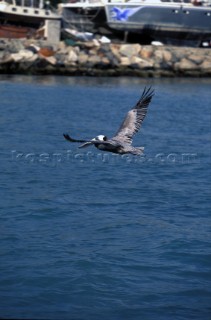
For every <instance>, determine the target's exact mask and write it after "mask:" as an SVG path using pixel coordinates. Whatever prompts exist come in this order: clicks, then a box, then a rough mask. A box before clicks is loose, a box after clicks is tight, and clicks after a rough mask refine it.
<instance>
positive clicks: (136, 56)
mask: <svg viewBox="0 0 211 320" xmlns="http://www.w3.org/2000/svg"><path fill="white" fill-rule="evenodd" d="M0 74H27V75H45V74H54V75H73V76H76V75H80V76H81V75H83V76H140V77H210V76H211V49H209V48H190V47H174V46H160V45H159V46H155V45H148V46H145V45H140V44H120V43H101V42H100V41H99V40H96V39H95V40H93V41H87V42H80V41H73V40H66V41H61V42H60V43H59V44H57V45H49V44H48V43H47V42H45V41H35V40H5V39H2V40H0Z"/></svg>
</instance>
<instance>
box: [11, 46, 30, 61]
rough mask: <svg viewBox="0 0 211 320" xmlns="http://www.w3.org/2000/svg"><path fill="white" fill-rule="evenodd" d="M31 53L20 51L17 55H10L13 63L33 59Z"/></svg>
mask: <svg viewBox="0 0 211 320" xmlns="http://www.w3.org/2000/svg"><path fill="white" fill-rule="evenodd" d="M33 55H34V54H33V52H32V51H30V50H26V49H24V50H20V51H19V52H18V53H12V54H11V57H12V59H13V60H14V61H15V62H18V61H26V60H28V59H30V58H32V57H33Z"/></svg>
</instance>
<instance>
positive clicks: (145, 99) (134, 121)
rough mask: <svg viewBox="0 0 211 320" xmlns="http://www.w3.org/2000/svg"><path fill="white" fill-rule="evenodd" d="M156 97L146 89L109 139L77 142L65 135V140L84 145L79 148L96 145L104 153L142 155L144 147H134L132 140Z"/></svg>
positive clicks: (102, 138) (105, 137)
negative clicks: (153, 98)
mask: <svg viewBox="0 0 211 320" xmlns="http://www.w3.org/2000/svg"><path fill="white" fill-rule="evenodd" d="M153 95H154V90H153V89H151V87H149V88H146V87H145V89H144V91H143V93H142V95H141V98H140V99H139V100H138V102H137V103H136V105H135V107H134V108H132V109H131V110H130V111H129V112H128V113H127V115H126V117H125V119H124V120H123V122H122V124H121V126H120V128H119V130H118V131H117V133H116V134H115V136H114V137H113V138H111V139H108V138H107V136H105V135H102V134H101V135H99V136H97V137H95V138H93V139H91V140H76V139H73V138H71V137H70V136H69V135H68V134H63V136H64V138H65V139H66V140H68V141H69V142H78V143H82V145H81V146H79V148H85V147H88V146H91V145H94V146H95V147H96V148H97V149H99V150H102V151H108V152H113V153H117V154H127V153H130V154H134V155H141V154H142V153H143V150H144V148H143V147H133V146H132V139H133V136H134V135H135V133H137V132H138V131H139V129H140V127H141V125H142V122H143V120H144V118H145V116H146V113H147V109H148V106H149V103H150V101H151V99H152V97H153Z"/></svg>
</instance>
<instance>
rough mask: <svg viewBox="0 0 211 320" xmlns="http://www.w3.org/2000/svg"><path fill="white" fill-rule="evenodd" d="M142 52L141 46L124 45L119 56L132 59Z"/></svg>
mask: <svg viewBox="0 0 211 320" xmlns="http://www.w3.org/2000/svg"><path fill="white" fill-rule="evenodd" d="M140 50H141V45H140V44H123V45H121V46H120V49H119V54H121V55H122V56H126V57H128V58H131V57H133V56H137V55H138V54H139V52H140Z"/></svg>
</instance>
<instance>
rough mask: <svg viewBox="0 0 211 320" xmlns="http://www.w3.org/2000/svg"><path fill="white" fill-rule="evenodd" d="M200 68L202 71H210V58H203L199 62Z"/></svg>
mask: <svg viewBox="0 0 211 320" xmlns="http://www.w3.org/2000/svg"><path fill="white" fill-rule="evenodd" d="M199 67H200V69H201V70H204V71H209V72H210V71H211V58H210V59H209V60H205V61H203V62H202V63H201V64H200V66H199Z"/></svg>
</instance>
